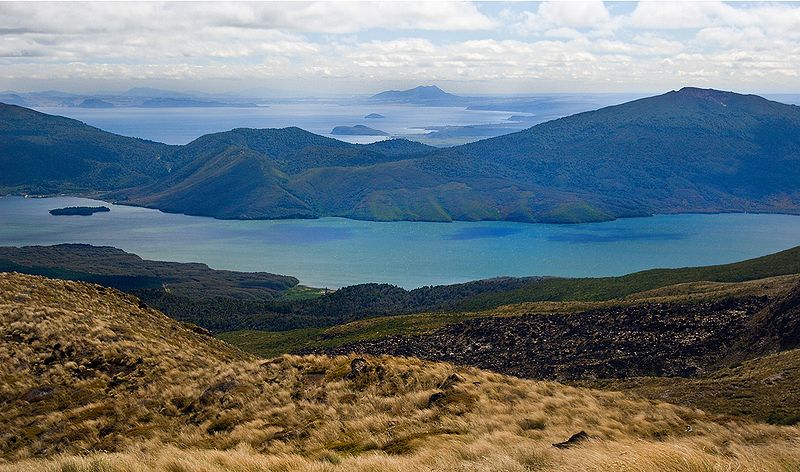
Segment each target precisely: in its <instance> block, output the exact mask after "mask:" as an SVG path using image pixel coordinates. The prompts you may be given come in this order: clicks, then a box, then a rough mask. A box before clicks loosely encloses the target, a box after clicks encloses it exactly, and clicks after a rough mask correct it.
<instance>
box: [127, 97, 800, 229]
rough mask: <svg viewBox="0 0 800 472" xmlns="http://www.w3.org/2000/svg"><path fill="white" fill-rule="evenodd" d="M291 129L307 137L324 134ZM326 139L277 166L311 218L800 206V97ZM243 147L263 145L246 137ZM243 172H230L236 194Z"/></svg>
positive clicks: (578, 217) (666, 100)
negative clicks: (419, 143) (443, 139)
mask: <svg viewBox="0 0 800 472" xmlns="http://www.w3.org/2000/svg"><path fill="white" fill-rule="evenodd" d="M283 132H284V133H285V134H286V139H287V140H297V141H298V142H300V143H305V142H307V141H308V142H316V141H319V140H324V139H325V138H321V137H316V138H312V136H313V135H311V136H308V135H302V136H295V135H297V134H298V133H299V130H298V131H292V132H289V130H284V131H283ZM201 139H202V138H201ZM329 141H330V140H328V141H325V144H324V145H323V143H320V144H319V145H317V144H315V145H313V146H303V147H301V148H302V151H299V152H298V153H297V154H291V156H292V157H291V158H290V159H286V158H277V157H276V158H274V159H275V163H274V164H272V165H274V166H275V167H276V168H278V169H280V170H281V172H283V173H284V174H286V178H285V180H284V181H282V182H281V183H280V184H279V186H280V188H282V189H285V191H286V192H288V193H289V194H291V195H292V196H293V197H295V198H297V199H298V200H299V201H300V202H302V205H300V208H301V210H298V211H299V212H301V213H302V214H304V215H307V216H344V217H349V218H357V219H369V220H430V221H451V220H514V221H525V222H554V223H574V222H588V221H602V220H608V219H613V218H617V217H628V216H644V215H650V214H653V213H674V212H723V211H753V212H782V213H800V191H799V190H798V187H797V182H800V108H799V107H797V106H792V105H784V104H781V103H777V102H772V101H769V100H766V99H764V98H761V97H757V96H754V95H739V94H735V93H731V92H720V91H716V90H702V89H694V88H684V89H681V90H680V91H676V92H669V93H666V94H664V95H659V96H656V97H650V98H645V99H641V100H636V101H633V102H629V103H625V104H622V105H617V106H612V107H607V108H603V109H600V110H597V111H592V112H586V113H580V114H577V115H572V116H569V117H566V118H561V119H558V120H554V121H550V122H547V123H543V124H540V125H537V126H534V127H533V128H530V129H528V130H524V131H521V132H517V133H513V134H509V135H505V136H500V137H497V138H491V139H486V140H483V141H479V142H476V143H472V144H467V145H464V146H459V147H455V148H450V149H444V150H428V151H427V152H424V153H422V152H420V153H416V152H415V153H410V154H405V155H391V156H390V155H386V154H383V155H382V156H383V157H379V156H371V155H369V156H367V155H364V152H365V151H367V149H366V148H364V147H360V148H359V147H353V146H349V147H348V146H347V145H344V144H342V143H340V144H334V143H330V142H329ZM226 142H227V141H226ZM245 145H246V146H247V147H248V149H253V150H256V151H257V152H260V153H269V150H268V149H264V148H261V147H259V146H258V145H257V143H253V142H252V140H251V141H248V142H247V143H246V144H245ZM318 146H322V147H318ZM189 148H191V146H189V147H187V149H189ZM212 148H213V147H209V146H205V145H204V149H212ZM420 151H421V150H420ZM218 152H223V151H222V150H221V149H220V150H219V151H218ZM353 153H355V154H353ZM203 159H206V160H208V159H213V158H212V157H210V156H209V157H204V158H203ZM198 166H200V164H198ZM184 178H185V179H188V178H189V177H188V176H184ZM245 183H246V181H244V180H241V179H233V180H232V181H231V182H230V184H231V188H232V192H237V191H238V189H237V187H238V186H239V185H241V186H245ZM178 185H180V183H178V182H173V181H170V182H169V183H168V184H167V185H166V186H167V187H170V186H178ZM272 185H273V183H272V182H266V183H264V184H263V186H265V187H268V186H272ZM166 192H167V193H166V194H158V196H157V197H156V198H155V200H152V199H149V200H148V197H147V193H148V190H145V191H144V193H143V194H141V198H139V199H138V200H137V199H136V198H132V199H131V202H132V203H141V202H144V204H147V205H152V206H155V207H157V208H169V209H170V210H171V211H195V209H194V207H193V206H192V205H193V204H192V203H190V202H188V201H185V199H183V198H182V197H174V198H171V197H170V196H169V192H170V190H167V191H166ZM187 198H188V199H189V200H191V201H194V200H197V199H199V198H200V196H199V193H197V194H195V195H191V196H188V197H187ZM298 205H299V203H298ZM285 213H286V211H285V209H284V208H283V202H282V200H280V199H278V200H275V202H274V203H271V202H270V201H266V202H265V203H264V204H263V205H261V206H259V208H258V211H256V212H252V213H249V214H248V213H246V212H243V211H241V210H240V209H238V208H236V209H235V210H228V209H222V210H220V211H218V212H216V213H215V214H214V215H213V216H220V217H232V218H240V217H248V218H253V217H258V218H274V217H280V216H282V215H284V214H285Z"/></svg>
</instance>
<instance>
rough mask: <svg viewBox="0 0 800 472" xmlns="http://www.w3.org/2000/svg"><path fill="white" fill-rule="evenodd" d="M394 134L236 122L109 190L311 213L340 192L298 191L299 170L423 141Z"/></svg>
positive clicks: (369, 158)
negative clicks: (361, 141) (166, 168)
mask: <svg viewBox="0 0 800 472" xmlns="http://www.w3.org/2000/svg"><path fill="white" fill-rule="evenodd" d="M393 141H401V140H389V141H388V144H385V145H382V146H378V145H357V144H349V143H345V142H343V141H338V140H335V139H331V138H326V137H323V136H319V135H316V134H313V133H309V132H308V131H304V130H301V129H300V128H285V129H245V128H240V129H235V130H232V131H228V132H224V133H216V134H210V135H205V136H202V137H200V138H198V139H196V140H195V141H192V142H191V143H189V144H187V145H186V146H182V147H180V148H179V149H178V150H177V151H176V156H177V157H178V158H179V159H181V160H182V161H184V162H186V163H187V164H186V165H184V166H183V167H181V168H180V169H177V170H176V171H175V172H172V173H171V174H170V175H169V176H167V177H165V178H163V179H162V180H160V181H159V182H157V183H154V184H152V185H149V186H145V187H140V188H136V189H129V190H124V191H121V192H116V193H112V194H110V195H108V198H111V199H115V200H120V201H122V202H124V203H128V204H134V205H140V206H146V207H151V208H158V209H159V210H162V211H168V212H174V213H185V214H190V215H200V216H213V217H215V218H223V219H271V218H315V217H319V216H322V215H324V214H325V212H330V211H332V210H331V209H330V208H331V207H332V206H334V205H337V206H342V203H339V200H340V199H341V198H340V197H341V195H340V194H339V193H336V191H333V192H331V193H329V194H328V193H319V192H317V191H316V190H310V191H308V192H307V193H301V192H299V191H298V189H297V188H296V181H297V180H298V176H299V175H304V174H307V173H309V172H317V171H318V169H350V168H363V167H364V166H372V165H375V164H379V163H386V162H390V163H391V162H396V161H400V160H403V159H406V158H408V157H409V156H413V155H418V154H419V153H420V152H421V151H422V150H425V149H427V148H428V147H427V146H424V145H422V144H417V143H413V144H411V143H410V142H408V141H404V142H403V143H393ZM406 143H407V144H406ZM320 199H324V202H325V203H321V202H320V201H319V200H320ZM342 200H343V199H342ZM344 204H345V205H346V204H347V203H346V202H345V203H344ZM326 208H327V209H326Z"/></svg>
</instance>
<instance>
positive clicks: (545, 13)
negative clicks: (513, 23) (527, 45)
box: [517, 1, 611, 33]
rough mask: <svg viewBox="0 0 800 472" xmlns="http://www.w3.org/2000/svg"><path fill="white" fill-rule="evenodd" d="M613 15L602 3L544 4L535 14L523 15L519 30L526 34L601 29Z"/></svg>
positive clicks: (529, 12) (518, 26)
mask: <svg viewBox="0 0 800 472" xmlns="http://www.w3.org/2000/svg"><path fill="white" fill-rule="evenodd" d="M610 20H611V15H610V14H609V12H608V10H607V9H606V7H605V5H604V4H603V2H601V1H581V2H552V1H551V2H542V3H540V4H539V7H538V8H537V10H536V11H535V12H531V11H525V12H523V13H522V21H521V22H520V23H519V24H518V25H517V28H518V29H519V30H521V31H523V32H526V33H532V32H541V31H546V30H551V31H558V30H559V29H564V28H569V29H573V30H574V29H586V28H591V29H601V28H602V27H604V26H605V25H607V24H608V23H609V22H610Z"/></svg>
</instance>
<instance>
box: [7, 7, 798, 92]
mask: <svg viewBox="0 0 800 472" xmlns="http://www.w3.org/2000/svg"><path fill="white" fill-rule="evenodd" d="M526 8H529V7H526V6H525V5H519V4H509V5H507V6H504V7H503V8H501V9H497V8H494V9H492V8H487V7H486V6H485V5H476V4H472V3H465V2H458V3H447V2H431V3H421V2H413V3H408V2H405V3H401V2H394V3H374V2H372V3H332V2H313V3H167V4H162V3H112V4H106V3H102V4H94V3H91V4H83V3H81V4H72V3H70V4H67V3H55V4H40V3H2V2H0V89H2V88H10V86H7V85H6V84H10V83H19V82H20V81H24V80H25V78H36V79H46V78H52V79H64V80H76V81H77V80H90V79H103V80H106V79H114V78H116V79H131V80H156V79H163V80H176V81H178V80H192V81H197V80H205V79H220V80H225V81H231V82H233V81H236V80H241V81H250V82H249V83H250V84H257V83H259V81H261V80H264V79H275V80H282V81H284V82H285V83H291V84H295V83H300V82H301V81H304V80H310V81H313V80H316V79H317V78H320V77H324V78H329V79H331V80H333V79H337V80H349V81H351V82H352V83H356V84H360V89H364V88H365V87H368V86H366V85H364V84H366V83H367V82H370V83H371V82H372V81H375V82H380V83H384V82H396V81H405V82H406V83H411V82H414V81H418V82H421V83H430V82H432V81H447V80H451V81H462V82H467V81H473V82H475V83H479V82H483V83H486V84H496V85H497V86H498V87H499V86H502V83H503V82H515V83H526V82H525V81H527V83H528V84H529V86H530V87H537V88H540V87H550V88H552V89H563V88H564V87H571V88H573V89H576V90H580V89H584V90H587V89H593V88H594V87H596V86H598V84H601V85H602V86H603V87H605V86H607V84H617V85H614V87H616V88H619V89H621V90H631V89H634V88H638V89H641V88H644V87H653V84H661V85H659V87H661V86H662V85H664V84H668V86H669V87H671V88H675V87H679V86H681V85H683V82H684V81H687V80H690V81H691V82H692V83H693V84H696V85H716V86H724V87H726V88H737V87H741V86H747V87H751V88H753V87H763V88H770V89H781V90H790V89H794V90H798V91H800V80H799V79H798V72H799V69H800V68H798V66H797V64H800V5H798V4H762V3H756V4H749V3H748V4H726V3H719V2H700V3H666V2H658V3H640V4H638V5H636V7H635V8H632V9H630V8H629V9H627V10H628V11H630V10H632V11H630V12H629V13H619V11H620V8H618V7H616V6H615V7H611V8H609V6H608V5H606V4H604V3H602V2H581V3H572V2H570V3H566V2H563V3H561V2H559V3H550V2H544V3H541V4H539V5H538V6H537V7H536V8H535V9H533V10H532V11H527V10H526ZM490 10H493V11H495V12H497V13H495V16H494V17H492V16H491V15H489V14H488V13H486V11H490ZM12 79H13V81H12ZM319 82H320V81H319V80H317V83H319ZM487 86H488V85H487ZM354 88H359V87H354ZM372 88H380V86H377V85H376V86H374V87H372ZM540 89H541V88H540Z"/></svg>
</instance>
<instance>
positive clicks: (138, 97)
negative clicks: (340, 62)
mask: <svg viewBox="0 0 800 472" xmlns="http://www.w3.org/2000/svg"><path fill="white" fill-rule="evenodd" d="M0 102H2V103H6V104H9V105H20V106H27V107H80V108H111V107H144V108H161V107H171V108H182V107H254V106H256V104H254V103H253V102H252V101H250V100H245V99H242V98H238V97H223V96H220V97H217V98H214V97H212V96H210V95H208V96H206V95H199V94H197V95H196V94H193V93H186V92H175V91H172V90H161V89H154V88H147V87H139V88H132V89H130V90H128V91H126V92H121V93H114V92H106V93H95V94H72V93H66V92H59V91H57V90H49V91H45V92H25V93H18V92H13V91H6V92H0Z"/></svg>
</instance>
